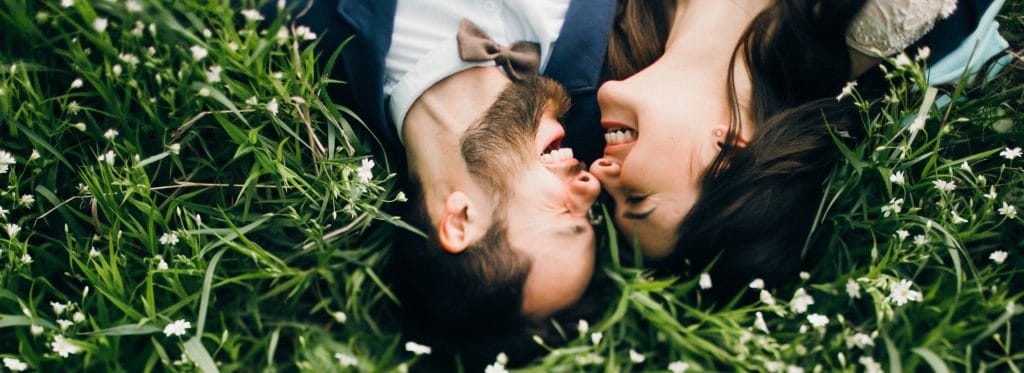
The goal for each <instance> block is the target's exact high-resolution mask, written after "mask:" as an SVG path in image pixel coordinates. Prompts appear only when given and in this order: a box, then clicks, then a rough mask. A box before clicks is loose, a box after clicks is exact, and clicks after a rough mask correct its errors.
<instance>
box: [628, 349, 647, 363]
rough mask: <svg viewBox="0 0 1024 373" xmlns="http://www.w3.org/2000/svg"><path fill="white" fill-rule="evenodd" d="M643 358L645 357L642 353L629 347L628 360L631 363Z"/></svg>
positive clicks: (642, 360)
mask: <svg viewBox="0 0 1024 373" xmlns="http://www.w3.org/2000/svg"><path fill="white" fill-rule="evenodd" d="M644 360H647V357H645V356H644V355H643V354H641V353H639V352H636V350H634V349H629V361H631V362H633V364H640V363H643V362H644Z"/></svg>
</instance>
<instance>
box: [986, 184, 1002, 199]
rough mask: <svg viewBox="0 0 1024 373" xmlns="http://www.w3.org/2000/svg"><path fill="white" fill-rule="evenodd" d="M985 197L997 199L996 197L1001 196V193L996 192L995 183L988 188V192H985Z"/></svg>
mask: <svg viewBox="0 0 1024 373" xmlns="http://www.w3.org/2000/svg"><path fill="white" fill-rule="evenodd" d="M983 197H985V198H987V199H996V197H999V194H997V193H996V187H995V185H993V186H992V187H990V188H989V189H988V193H985V195H984V196H983Z"/></svg>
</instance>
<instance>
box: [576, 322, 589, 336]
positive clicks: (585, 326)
mask: <svg viewBox="0 0 1024 373" xmlns="http://www.w3.org/2000/svg"><path fill="white" fill-rule="evenodd" d="M576 331H577V332H579V333H580V335H584V334H587V332H588V331H590V323H588V322H587V320H583V319H580V321H579V322H577V323H576Z"/></svg>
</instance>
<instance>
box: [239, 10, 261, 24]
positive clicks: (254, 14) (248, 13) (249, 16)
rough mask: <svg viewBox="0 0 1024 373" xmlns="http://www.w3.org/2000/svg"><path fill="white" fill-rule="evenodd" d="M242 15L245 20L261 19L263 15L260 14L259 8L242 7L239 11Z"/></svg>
mask: <svg viewBox="0 0 1024 373" xmlns="http://www.w3.org/2000/svg"><path fill="white" fill-rule="evenodd" d="M241 13H242V17H245V20H246V21H262V20H263V15H262V14H260V11H259V10H256V9H243V10H242V11H241Z"/></svg>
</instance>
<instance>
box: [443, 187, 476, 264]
mask: <svg viewBox="0 0 1024 373" xmlns="http://www.w3.org/2000/svg"><path fill="white" fill-rule="evenodd" d="M471 205H472V202H471V201H470V200H469V196H467V195H466V194H465V193H463V192H452V194H450V195H448V199H447V200H446V201H445V206H444V214H443V215H441V223H440V224H438V226H437V237H438V240H439V241H440V242H441V247H442V248H444V250H445V251H447V252H449V253H451V254H458V253H460V252H462V250H465V249H466V248H467V247H469V244H470V242H471V241H470V237H471V236H474V235H472V234H471V233H472V231H473V226H472V224H470V223H471V222H470V218H469V208H470V206H471Z"/></svg>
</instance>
